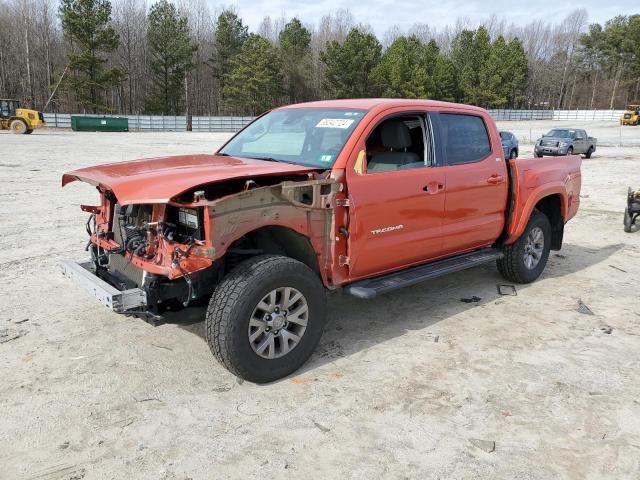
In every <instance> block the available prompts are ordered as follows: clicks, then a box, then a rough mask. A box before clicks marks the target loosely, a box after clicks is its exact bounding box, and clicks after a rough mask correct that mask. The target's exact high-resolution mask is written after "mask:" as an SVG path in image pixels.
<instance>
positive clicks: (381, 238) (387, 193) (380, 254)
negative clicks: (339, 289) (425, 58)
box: [346, 112, 445, 280]
mask: <svg viewBox="0 0 640 480" xmlns="http://www.w3.org/2000/svg"><path fill="white" fill-rule="evenodd" d="M385 122H396V123H397V122H401V123H402V124H403V125H404V126H400V125H397V128H396V129H395V130H397V131H400V130H402V131H404V132H405V133H404V134H403V135H404V136H405V138H407V137H406V130H407V129H408V131H409V135H410V138H411V142H410V143H411V144H410V145H408V144H405V143H402V142H398V143H397V144H395V145H393V144H392V143H389V142H388V141H385V139H384V137H385V135H382V134H381V129H382V128H383V127H384V124H385ZM346 175H347V184H348V190H349V192H348V194H349V202H350V207H349V240H348V245H349V246H348V256H349V277H350V278H351V279H352V280H354V279H357V278H363V277H367V276H373V275H377V274H381V273H384V272H387V271H392V270H399V269H401V268H404V267H407V266H410V265H413V264H417V263H423V262H426V261H429V260H431V259H434V258H437V257H438V256H439V255H440V254H441V250H442V215H443V213H444V202H445V197H444V191H445V177H444V171H443V169H442V168H441V167H439V166H438V165H437V163H436V160H435V146H434V144H433V133H432V127H431V124H430V121H429V117H428V116H427V114H426V112H415V113H405V112H399V113H397V114H388V113H387V114H381V115H379V116H378V117H377V118H376V119H374V120H373V121H372V125H371V127H370V128H369V129H367V131H366V132H365V135H364V138H363V139H362V143H361V147H360V148H357V149H356V151H355V153H354V158H352V159H351V161H350V162H349V164H348V167H347V172H346Z"/></svg>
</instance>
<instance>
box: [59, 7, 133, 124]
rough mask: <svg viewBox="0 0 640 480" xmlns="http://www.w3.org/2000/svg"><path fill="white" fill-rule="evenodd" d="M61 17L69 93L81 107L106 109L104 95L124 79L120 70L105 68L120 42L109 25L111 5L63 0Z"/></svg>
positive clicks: (93, 109) (95, 109)
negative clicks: (66, 47)
mask: <svg viewBox="0 0 640 480" xmlns="http://www.w3.org/2000/svg"><path fill="white" fill-rule="evenodd" d="M58 12H59V15H60V19H61V22H62V29H63V31H64V35H65V38H66V39H67V41H68V42H69V45H70V51H69V53H68V58H69V69H70V71H71V75H70V76H69V77H68V78H69V87H70V88H69V90H70V91H71V92H73V94H74V96H75V98H76V100H77V102H78V103H79V104H80V106H81V107H82V108H85V109H88V110H90V111H91V112H93V113H95V112H97V111H100V110H102V111H104V110H105V109H106V106H105V103H104V93H105V90H107V89H108V88H109V87H111V86H113V85H115V84H117V83H118V82H120V81H121V80H122V79H123V73H122V71H121V70H120V69H117V68H111V69H108V68H105V63H106V62H107V59H106V58H104V57H103V56H102V55H103V54H108V53H110V52H112V51H114V50H115V49H116V48H117V47H118V43H119V39H118V35H117V34H116V32H115V30H114V29H113V28H112V27H111V25H109V23H110V21H111V3H110V2H109V1H108V0H62V1H61V2H60V8H59V11H58Z"/></svg>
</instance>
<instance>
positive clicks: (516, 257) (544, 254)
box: [497, 210, 551, 283]
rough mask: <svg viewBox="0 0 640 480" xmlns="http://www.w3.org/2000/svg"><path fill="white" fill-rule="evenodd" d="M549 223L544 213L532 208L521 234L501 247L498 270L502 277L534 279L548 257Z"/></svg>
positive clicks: (524, 279) (527, 280)
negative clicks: (501, 254) (502, 254)
mask: <svg viewBox="0 0 640 480" xmlns="http://www.w3.org/2000/svg"><path fill="white" fill-rule="evenodd" d="M549 250H551V224H550V223H549V219H548V218H547V216H546V215H545V214H544V213H541V212H539V211H538V210H534V212H533V214H532V215H531V218H530V219H529V223H528V224H527V227H526V228H525V230H524V232H523V234H522V235H521V236H520V238H518V240H516V241H515V242H514V243H513V244H511V245H506V246H505V247H504V248H503V253H504V257H502V258H501V259H500V260H498V262H497V263H498V270H499V271H500V273H501V274H502V276H503V277H504V278H506V279H507V280H510V281H512V282H516V283H531V282H533V281H534V280H536V279H537V278H538V277H539V276H540V274H541V273H542V271H543V270H544V267H545V266H546V265H547V260H548V259H549Z"/></svg>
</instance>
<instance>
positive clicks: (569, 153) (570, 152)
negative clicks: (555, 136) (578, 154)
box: [567, 147, 573, 156]
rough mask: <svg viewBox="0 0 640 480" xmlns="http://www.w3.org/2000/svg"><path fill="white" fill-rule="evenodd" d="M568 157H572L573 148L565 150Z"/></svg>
mask: <svg viewBox="0 0 640 480" xmlns="http://www.w3.org/2000/svg"><path fill="white" fill-rule="evenodd" d="M569 155H573V147H569V149H568V150H567V156H569Z"/></svg>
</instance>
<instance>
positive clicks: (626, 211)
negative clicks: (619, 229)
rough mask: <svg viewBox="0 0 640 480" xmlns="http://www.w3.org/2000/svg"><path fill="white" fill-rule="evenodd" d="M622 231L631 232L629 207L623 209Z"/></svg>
mask: <svg viewBox="0 0 640 480" xmlns="http://www.w3.org/2000/svg"><path fill="white" fill-rule="evenodd" d="M623 223H624V231H625V232H627V233H631V225H632V219H631V214H630V213H629V207H627V208H625V209H624V221H623Z"/></svg>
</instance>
